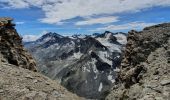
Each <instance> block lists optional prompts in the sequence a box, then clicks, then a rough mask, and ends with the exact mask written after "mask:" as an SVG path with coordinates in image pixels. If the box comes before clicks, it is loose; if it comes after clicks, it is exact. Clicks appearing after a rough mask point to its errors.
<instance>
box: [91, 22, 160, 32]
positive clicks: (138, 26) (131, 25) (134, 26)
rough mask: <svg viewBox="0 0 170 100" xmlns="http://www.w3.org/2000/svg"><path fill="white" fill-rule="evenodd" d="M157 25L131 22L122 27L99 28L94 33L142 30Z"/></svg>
mask: <svg viewBox="0 0 170 100" xmlns="http://www.w3.org/2000/svg"><path fill="white" fill-rule="evenodd" d="M154 24H157V23H145V22H131V23H127V24H122V25H110V26H107V27H102V28H97V29H95V30H92V31H105V30H109V31H119V30H128V29H141V28H144V27H147V26H151V25H154Z"/></svg>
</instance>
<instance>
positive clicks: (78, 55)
mask: <svg viewBox="0 0 170 100" xmlns="http://www.w3.org/2000/svg"><path fill="white" fill-rule="evenodd" d="M82 55H83V54H82V53H81V52H80V51H79V52H77V53H74V54H73V56H74V58H76V59H80V57H81V56H82Z"/></svg>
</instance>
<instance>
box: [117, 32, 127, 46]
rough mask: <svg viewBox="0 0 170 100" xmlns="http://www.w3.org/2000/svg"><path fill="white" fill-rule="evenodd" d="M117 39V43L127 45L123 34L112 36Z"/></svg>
mask: <svg viewBox="0 0 170 100" xmlns="http://www.w3.org/2000/svg"><path fill="white" fill-rule="evenodd" d="M114 36H115V37H116V38H117V41H118V42H119V43H121V44H126V43H127V39H126V36H125V35H123V34H116V35H114Z"/></svg>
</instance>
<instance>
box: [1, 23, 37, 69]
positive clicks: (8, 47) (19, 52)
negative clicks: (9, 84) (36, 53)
mask: <svg viewBox="0 0 170 100" xmlns="http://www.w3.org/2000/svg"><path fill="white" fill-rule="evenodd" d="M0 55H1V56H2V57H1V58H2V59H1V60H2V62H7V63H9V64H13V65H16V66H19V67H23V68H26V69H30V70H32V71H37V69H36V63H35V60H34V59H33V58H32V56H31V55H30V54H29V53H28V52H27V51H26V50H25V49H24V48H23V45H22V38H21V37H20V36H19V35H18V33H17V31H16V30H15V28H14V26H13V25H11V26H10V24H8V26H4V27H1V28H0Z"/></svg>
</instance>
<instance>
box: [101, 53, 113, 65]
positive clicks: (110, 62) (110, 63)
mask: <svg viewBox="0 0 170 100" xmlns="http://www.w3.org/2000/svg"><path fill="white" fill-rule="evenodd" d="M98 56H99V57H100V59H102V60H103V61H104V62H106V63H108V64H109V65H111V66H112V61H111V60H109V59H108V58H109V54H108V52H106V51H99V53H98Z"/></svg>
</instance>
